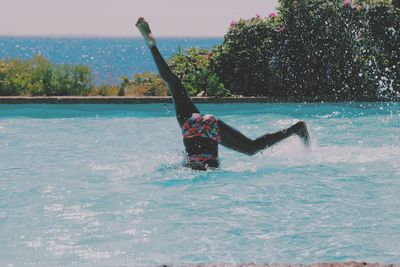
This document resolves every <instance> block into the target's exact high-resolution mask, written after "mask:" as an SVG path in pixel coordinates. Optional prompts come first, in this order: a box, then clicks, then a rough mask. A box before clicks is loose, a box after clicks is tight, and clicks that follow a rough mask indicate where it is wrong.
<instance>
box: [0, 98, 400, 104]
mask: <svg viewBox="0 0 400 267" xmlns="http://www.w3.org/2000/svg"><path fill="white" fill-rule="evenodd" d="M192 100H193V102H194V103H204V104H206V103H210V104H225V103H226V104H229V103H340V102H349V103H352V102H398V101H399V100H398V99H397V100H381V99H372V98H368V97H363V98H359V99H357V100H351V101H350V100H349V101H345V100H337V99H335V98H323V99H322V98H321V99H318V98H313V99H312V98H298V97H281V98H279V97H192ZM164 103H168V104H170V103H173V101H172V98H171V97H169V96H148V97H126V96H45V97H24V96H0V104H164Z"/></svg>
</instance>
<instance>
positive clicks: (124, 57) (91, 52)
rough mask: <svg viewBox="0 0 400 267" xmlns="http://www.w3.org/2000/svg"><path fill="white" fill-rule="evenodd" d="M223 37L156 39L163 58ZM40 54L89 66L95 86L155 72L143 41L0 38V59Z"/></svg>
mask: <svg viewBox="0 0 400 267" xmlns="http://www.w3.org/2000/svg"><path fill="white" fill-rule="evenodd" d="M222 42H223V38H222V37H221V38H172V37H171V38H158V39H157V46H158V48H159V50H160V52H161V54H162V55H163V56H164V57H165V58H169V57H171V56H172V55H175V54H177V53H178V52H179V51H180V50H181V51H184V50H186V49H187V48H190V47H195V48H206V49H211V48H212V47H213V46H215V45H218V44H221V43H222ZM36 55H41V56H44V57H46V58H47V59H49V60H50V61H51V62H52V63H55V64H84V65H87V66H89V67H90V69H91V71H92V75H93V81H94V82H95V83H96V84H118V83H119V82H120V81H121V77H122V76H127V77H129V78H133V76H134V75H135V74H136V73H142V72H145V71H152V72H156V71H157V69H156V66H155V64H154V62H153V58H152V56H151V54H150V51H149V49H148V48H147V46H146V45H145V42H144V41H143V39H142V38H127V37H125V38H122V37H120V38H111V37H109V38H107V37H28V36H27V37H11V36H2V37H1V36H0V60H5V59H15V58H18V59H24V60H25V59H31V58H32V57H33V56H36Z"/></svg>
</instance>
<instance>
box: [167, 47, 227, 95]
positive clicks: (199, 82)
mask: <svg viewBox="0 0 400 267" xmlns="http://www.w3.org/2000/svg"><path fill="white" fill-rule="evenodd" d="M213 57H214V56H213V54H212V53H210V52H209V51H207V50H206V49H195V48H190V49H188V50H187V51H185V52H184V53H182V52H181V51H180V50H179V53H178V54H177V55H175V56H173V57H171V58H170V59H169V60H168V63H169V65H170V67H171V69H172V70H173V71H174V72H175V74H176V75H178V77H179V78H180V79H181V80H182V83H183V85H184V86H185V88H186V90H187V91H188V92H189V95H191V96H196V95H199V94H201V95H206V96H229V95H230V94H231V93H230V91H229V90H227V89H225V87H224V85H223V83H221V81H220V79H219V77H218V76H217V74H216V73H214V72H213V71H212V69H211V68H210V64H209V62H210V60H212V58H213Z"/></svg>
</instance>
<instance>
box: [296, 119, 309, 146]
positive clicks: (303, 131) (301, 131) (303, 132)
mask: <svg viewBox="0 0 400 267" xmlns="http://www.w3.org/2000/svg"><path fill="white" fill-rule="evenodd" d="M292 127H293V133H294V134H297V135H298V136H299V137H300V138H301V139H303V143H304V144H305V145H307V146H308V145H309V144H310V134H309V133H308V130H307V125H306V123H305V122H304V121H299V122H298V123H296V124H295V125H293V126H292Z"/></svg>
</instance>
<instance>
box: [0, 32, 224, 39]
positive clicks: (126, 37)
mask: <svg viewBox="0 0 400 267" xmlns="http://www.w3.org/2000/svg"><path fill="white" fill-rule="evenodd" d="M1 37H13V38H15V37H16V38H18V37H20V38H109V39H112V38H121V39H141V38H142V37H141V36H140V35H106V34H104V35H103V34H2V33H0V38H1ZM179 38H201V39H207V38H215V39H217V38H224V35H158V36H157V37H156V39H179Z"/></svg>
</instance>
